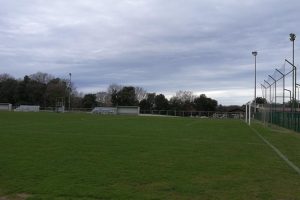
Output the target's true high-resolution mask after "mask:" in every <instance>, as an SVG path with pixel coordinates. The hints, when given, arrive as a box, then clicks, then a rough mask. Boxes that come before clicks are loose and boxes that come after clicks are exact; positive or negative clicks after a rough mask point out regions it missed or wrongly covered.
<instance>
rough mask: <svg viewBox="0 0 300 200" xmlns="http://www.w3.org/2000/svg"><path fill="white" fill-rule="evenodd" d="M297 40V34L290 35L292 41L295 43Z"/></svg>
mask: <svg viewBox="0 0 300 200" xmlns="http://www.w3.org/2000/svg"><path fill="white" fill-rule="evenodd" d="M295 39H296V34H295V33H290V40H291V41H292V42H293V41H295Z"/></svg>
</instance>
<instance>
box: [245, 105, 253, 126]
mask: <svg viewBox="0 0 300 200" xmlns="http://www.w3.org/2000/svg"><path fill="white" fill-rule="evenodd" d="M251 106H252V102H251V101H249V102H248V103H246V114H245V122H246V123H247V124H248V125H249V126H250V125H251Z"/></svg>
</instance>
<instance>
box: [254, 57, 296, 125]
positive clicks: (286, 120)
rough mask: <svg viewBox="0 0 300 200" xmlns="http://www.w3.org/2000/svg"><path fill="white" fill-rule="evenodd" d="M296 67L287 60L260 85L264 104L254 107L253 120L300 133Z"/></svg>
mask: <svg viewBox="0 0 300 200" xmlns="http://www.w3.org/2000/svg"><path fill="white" fill-rule="evenodd" d="M296 71H297V70H296V66H294V65H293V64H292V63H291V62H289V61H288V60H285V62H284V64H283V65H282V66H281V67H280V68H276V69H275V70H274V73H273V74H272V75H268V77H267V78H266V79H265V80H264V82H263V83H262V84H261V89H262V96H263V98H264V99H265V100H266V102H265V103H264V104H263V105H262V104H261V105H258V106H256V112H255V118H256V119H258V120H261V121H263V122H265V123H272V124H276V125H278V126H282V127H285V128H288V129H292V130H295V131H300V113H299V111H300V110H299V87H298V86H299V85H298V84H297V82H296V78H297V76H296Z"/></svg>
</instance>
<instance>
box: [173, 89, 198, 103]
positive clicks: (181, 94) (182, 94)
mask: <svg viewBox="0 0 300 200" xmlns="http://www.w3.org/2000/svg"><path fill="white" fill-rule="evenodd" d="M175 98H177V99H178V100H180V101H181V102H193V101H194V99H195V95H194V94H193V92H191V91H182V90H179V91H178V92H176V95H175Z"/></svg>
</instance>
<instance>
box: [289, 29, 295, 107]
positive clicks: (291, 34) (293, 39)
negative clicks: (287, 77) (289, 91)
mask: <svg viewBox="0 0 300 200" xmlns="http://www.w3.org/2000/svg"><path fill="white" fill-rule="evenodd" d="M295 39H296V34H294V33H290V41H291V42H292V43H293V64H292V65H293V66H295ZM296 78H297V74H296V71H294V70H293V104H292V105H293V108H294V107H295V106H294V101H295V98H296V82H297V81H296Z"/></svg>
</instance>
